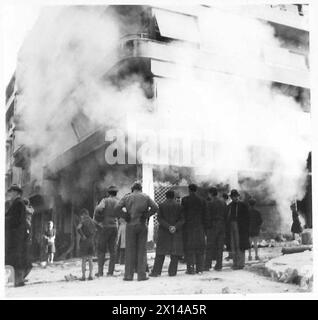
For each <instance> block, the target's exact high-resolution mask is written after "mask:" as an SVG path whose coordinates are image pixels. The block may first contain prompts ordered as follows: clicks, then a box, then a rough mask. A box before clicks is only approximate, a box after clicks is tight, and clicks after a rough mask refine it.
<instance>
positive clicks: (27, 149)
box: [6, 5, 311, 257]
mask: <svg viewBox="0 0 318 320" xmlns="http://www.w3.org/2000/svg"><path fill="white" fill-rule="evenodd" d="M307 10H308V6H307V5H283V6H276V5H275V6H270V5H257V6H247V5H244V6H239V7H230V6H226V7H218V6H205V5H204V6H203V5H198V6H192V7H167V6H160V7H159V6H158V7H157V6H156V7H155V6H148V5H147V6H141V5H133V6H132V5H120V6H74V7H73V6H70V7H52V8H45V9H44V10H43V12H42V14H41V15H40V17H39V19H38V21H37V22H36V24H35V26H34V28H33V30H32V31H31V32H30V34H29V35H28V37H27V39H26V40H25V43H24V44H23V46H22V48H21V50H20V53H19V59H18V64H17V69H16V72H15V76H14V77H13V78H12V81H11V82H10V84H9V86H8V89H7V102H6V104H7V112H6V121H7V134H8V135H7V173H6V186H9V185H10V184H11V183H18V184H20V185H21V186H22V187H23V190H24V196H26V197H29V198H30V201H31V204H32V205H33V207H34V208H35V214H34V219H33V237H34V243H35V244H38V246H37V247H36V245H35V254H36V255H39V254H40V251H41V249H40V244H41V235H42V232H43V228H44V225H45V223H46V221H48V220H53V221H54V222H55V225H56V229H57V242H58V243H57V249H58V254H59V255H61V256H62V257H67V256H69V255H76V253H77V250H78V240H79V239H78V237H77V233H76V231H75V228H74V224H75V222H76V217H77V216H76V213H77V212H78V211H79V210H80V209H81V208H83V207H85V208H87V209H89V211H90V212H91V213H92V212H93V209H94V207H95V205H96V204H97V202H98V201H99V200H100V199H101V197H103V196H104V192H105V191H104V190H105V188H106V187H107V186H109V185H111V184H115V185H117V186H118V187H119V188H120V194H119V196H122V195H124V194H125V193H127V192H129V188H130V186H131V184H132V182H133V181H135V180H136V179H139V180H142V182H143V188H144V191H145V192H147V193H149V194H150V195H151V196H152V197H154V198H155V200H157V201H158V202H160V201H162V199H163V194H164V191H165V190H167V189H170V188H174V189H176V190H177V191H178V193H179V196H183V195H184V194H185V193H186V189H185V186H186V185H187V184H188V183H189V182H190V181H191V182H196V183H198V184H199V185H200V186H201V192H202V194H204V190H205V188H206V187H207V186H209V185H211V184H214V185H218V186H219V187H220V188H221V190H223V191H224V192H228V191H229V188H234V187H236V188H239V189H240V190H242V196H243V197H248V196H253V197H256V199H257V200H258V205H259V206H260V209H261V211H262V213H263V216H264V221H265V229H266V230H267V232H270V233H277V232H285V231H286V230H287V228H288V223H289V220H291V214H290V211H289V205H290V202H291V201H295V200H299V201H298V204H299V209H300V210H301V211H302V212H303V214H304V219H305V220H306V224H307V226H309V227H311V178H310V177H311V166H310V156H309V154H310V134H309V132H310V129H309V128H310V84H309V60H308V54H309V29H308V12H307ZM306 160H307V163H306ZM287 232H288V230H287ZM150 238H152V234H150Z"/></svg>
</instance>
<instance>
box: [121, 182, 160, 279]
mask: <svg viewBox="0 0 318 320" xmlns="http://www.w3.org/2000/svg"><path fill="white" fill-rule="evenodd" d="M131 191H132V192H131V193H129V194H127V195H125V196H124V197H123V198H122V199H121V200H120V202H119V204H118V207H117V210H118V216H120V217H123V218H124V219H125V220H126V221H127V224H126V250H125V251H126V252H125V276H124V280H125V281H131V280H133V277H134V272H135V269H136V266H137V274H138V281H143V280H148V277H147V276H146V270H147V235H148V226H147V220H148V219H149V217H150V216H152V215H153V214H155V213H156V212H157V211H158V206H157V204H156V203H155V202H154V201H153V200H152V199H151V198H150V197H149V196H148V195H146V194H145V193H143V192H142V186H141V184H140V183H139V182H135V183H134V184H133V186H132V188H131ZM124 210H125V211H124Z"/></svg>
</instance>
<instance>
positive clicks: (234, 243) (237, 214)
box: [227, 189, 250, 270]
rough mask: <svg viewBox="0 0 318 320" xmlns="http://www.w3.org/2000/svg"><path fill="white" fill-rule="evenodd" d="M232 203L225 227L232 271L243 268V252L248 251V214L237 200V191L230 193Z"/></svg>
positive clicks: (243, 204)
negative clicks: (228, 238)
mask: <svg viewBox="0 0 318 320" xmlns="http://www.w3.org/2000/svg"><path fill="white" fill-rule="evenodd" d="M230 197H231V199H232V202H231V203H230V204H229V206H228V217H227V227H228V229H229V234H230V242H231V252H232V255H233V267H232V268H233V269H234V270H237V269H243V268H244V266H245V250H247V249H249V247H250V245H249V212H248V207H247V205H246V204H245V203H244V202H242V201H240V200H239V197H240V194H239V193H238V191H237V190H235V189H233V190H232V191H231V194H230Z"/></svg>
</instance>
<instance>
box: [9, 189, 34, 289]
mask: <svg viewBox="0 0 318 320" xmlns="http://www.w3.org/2000/svg"><path fill="white" fill-rule="evenodd" d="M8 195H9V197H10V199H11V201H12V203H11V206H10V208H9V210H8V211H7V214H6V217H5V233H6V237H5V238H6V256H5V264H6V265H10V266H12V267H13V268H14V272H15V286H16V287H20V286H23V285H24V278H25V276H26V274H27V273H28V272H29V270H30V269H29V268H30V266H29V258H28V250H27V249H28V232H27V231H28V226H27V219H26V208H25V204H24V201H23V199H22V189H21V188H20V187H19V186H18V185H12V186H11V187H10V188H9V190H8Z"/></svg>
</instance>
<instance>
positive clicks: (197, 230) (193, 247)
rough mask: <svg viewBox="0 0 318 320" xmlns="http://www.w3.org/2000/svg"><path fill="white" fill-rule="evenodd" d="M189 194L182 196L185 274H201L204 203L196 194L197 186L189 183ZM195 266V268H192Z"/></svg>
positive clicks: (203, 239)
mask: <svg viewBox="0 0 318 320" xmlns="http://www.w3.org/2000/svg"><path fill="white" fill-rule="evenodd" d="M188 188H189V195H188V196H186V197H184V198H182V201H181V205H182V209H183V212H184V220H185V223H184V229H183V230H184V231H183V232H184V241H185V243H184V249H185V258H186V262H187V271H186V273H187V274H195V273H199V274H202V272H203V260H204V250H205V223H206V203H205V200H204V199H202V198H200V197H199V196H198V195H197V193H196V192H197V186H196V185H195V184H190V185H189V187H188ZM194 267H196V270H195V269H194Z"/></svg>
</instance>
